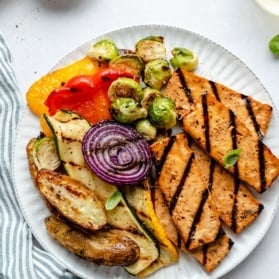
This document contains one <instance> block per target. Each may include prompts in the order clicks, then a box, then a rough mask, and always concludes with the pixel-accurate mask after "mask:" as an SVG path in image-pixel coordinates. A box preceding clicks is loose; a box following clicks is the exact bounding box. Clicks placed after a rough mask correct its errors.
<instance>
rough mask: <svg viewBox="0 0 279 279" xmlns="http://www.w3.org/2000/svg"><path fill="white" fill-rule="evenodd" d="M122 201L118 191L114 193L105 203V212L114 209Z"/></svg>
mask: <svg viewBox="0 0 279 279" xmlns="http://www.w3.org/2000/svg"><path fill="white" fill-rule="evenodd" d="M121 199H122V194H121V192H120V191H116V192H114V193H113V194H112V195H111V196H110V197H109V198H108V199H107V201H106V205H105V208H106V210H112V209H114V208H115V207H116V206H117V205H118V204H119V202H120V201H121Z"/></svg>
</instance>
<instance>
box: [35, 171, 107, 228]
mask: <svg viewBox="0 0 279 279" xmlns="http://www.w3.org/2000/svg"><path fill="white" fill-rule="evenodd" d="M37 185H38V188H39V190H40V192H41V193H42V195H43V196H44V197H45V198H46V200H47V201H48V202H49V203H50V204H51V205H52V206H53V207H54V208H55V209H57V210H58V212H59V213H61V214H62V215H63V216H65V218H66V219H68V220H70V221H72V222H73V223H75V224H78V225H80V226H81V227H83V228H86V229H89V230H98V229H100V228H102V227H103V226H104V225H105V224H106V223H107V218H106V213H105V209H104V206H103V204H102V203H101V201H100V200H99V199H98V197H97V196H96V195H95V194H94V192H93V191H91V190H90V189H88V188H87V187H86V186H85V185H84V184H82V183H81V182H79V181H78V180H75V179H73V178H71V177H69V176H67V175H62V174H59V173H57V172H54V171H51V170H46V169H42V170H40V171H39V172H38V177H37Z"/></svg>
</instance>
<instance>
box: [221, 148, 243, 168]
mask: <svg viewBox="0 0 279 279" xmlns="http://www.w3.org/2000/svg"><path fill="white" fill-rule="evenodd" d="M241 152H242V149H241V148H237V149H234V150H231V151H229V152H228V153H227V154H226V155H225V156H224V159H223V162H224V167H225V168H226V169H227V168H229V167H231V166H233V165H234V164H235V163H236V162H237V160H238V158H239V155H240V154H241Z"/></svg>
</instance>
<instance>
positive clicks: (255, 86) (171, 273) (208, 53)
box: [13, 25, 279, 279]
mask: <svg viewBox="0 0 279 279" xmlns="http://www.w3.org/2000/svg"><path fill="white" fill-rule="evenodd" d="M148 35H161V36H164V38H165V45H166V47H167V50H168V51H170V50H171V49H172V47H174V46H181V47H186V48H189V49H191V50H193V51H195V52H196V53H197V54H198V57H199V60H200V64H199V67H198V69H197V71H196V72H197V74H200V75H203V76H205V77H208V78H210V79H212V80H215V81H218V82H222V83H224V84H226V85H228V86H230V87H232V88H234V89H235V90H238V91H239V92H242V93H245V94H247V95H251V96H253V97H254V98H256V99H258V100H260V101H262V102H267V103H269V104H271V103H272V102H271V100H270V98H269V96H268V94H267V92H266V90H265V89H264V87H263V86H262V84H261V83H260V81H259V80H258V79H257V78H256V77H255V75H254V74H253V73H252V72H251V71H250V70H249V69H248V68H247V67H246V66H245V65H244V64H243V63H242V62H241V61H240V60H239V59H237V58H236V57H235V56H234V55H232V54H231V53H230V52H228V51H227V50H225V49H224V48H222V47H221V46H219V45H217V44H215V43H214V42H212V41H210V40H208V39H207V38H204V37H202V36H200V35H198V34H195V33H193V32H190V31H187V30H183V29H179V28H176V27H170V26H161V25H160V26H158V25H144V26H135V27H129V28H124V29H120V30H117V31H113V32H110V33H107V34H104V35H103V36H100V37H98V38H95V39H94V40H92V41H90V42H87V43H85V44H83V45H82V46H80V47H78V48H77V49H75V50H74V51H73V52H71V53H69V54H68V55H67V56H65V57H64V58H63V59H62V60H61V61H60V62H59V63H58V64H57V65H56V68H57V67H60V66H62V65H65V64H67V63H70V62H72V61H74V60H76V59H78V58H80V57H82V56H84V55H85V54H86V51H87V49H88V47H89V45H90V44H91V43H92V42H93V41H97V40H100V39H101V38H103V37H109V38H111V39H113V40H114V41H115V42H116V44H117V46H118V47H119V48H132V49H133V48H134V45H135V42H136V41H137V40H139V39H141V38H143V37H145V36H148ZM274 114H275V113H274ZM278 120H279V119H278V116H277V117H276V116H275V115H274V116H273V118H272V121H271V124H270V128H269V130H268V134H267V136H266V138H265V142H266V143H267V145H268V146H270V148H271V149H272V150H273V152H274V153H275V154H277V155H278V154H279V143H278V140H277V139H276V135H277V137H278V131H279V121H278ZM39 131H40V128H39V121H38V119H37V118H36V117H34V116H33V115H32V114H31V113H30V112H29V111H28V110H26V111H25V113H24V115H23V118H22V121H21V124H20V127H19V130H18V135H17V140H16V143H15V146H14V160H13V172H14V180H15V185H16V192H17V198H18V201H19V203H20V206H21V209H22V212H23V214H24V217H25V219H26V221H27V223H28V224H29V226H30V228H31V230H32V232H33V234H34V235H35V237H36V239H37V240H38V241H39V243H40V244H41V245H42V247H44V248H45V249H46V250H47V251H49V252H50V253H51V254H53V255H54V256H55V257H56V258H57V259H58V260H59V261H60V262H61V263H62V264H64V265H65V266H66V267H67V268H68V269H69V270H71V271H72V272H73V273H75V274H77V275H78V276H80V277H82V278H90V279H103V278H130V276H129V275H128V274H127V273H126V272H125V271H124V270H123V269H122V268H118V267H101V266H96V265H94V264H92V263H89V262H86V261H84V260H81V259H80V258H78V257H76V256H74V255H72V254H70V253H69V252H67V251H66V249H64V248H62V247H61V246H59V245H58V244H57V243H56V242H55V241H53V240H52V239H51V238H50V237H49V236H48V234H47V232H46V229H45V226H44V218H45V217H46V216H48V215H49V212H48V210H47V208H46V206H45V204H44V202H43V201H42V199H41V197H40V195H39V193H38V191H37V190H36V188H35V187H34V185H33V183H32V181H31V178H30V174H29V170H28V164H27V159H26V154H25V147H26V144H27V142H28V141H29V140H30V139H31V138H32V137H36V136H38V134H39ZM274 184H277V185H273V187H272V188H271V189H269V190H268V191H267V192H265V193H264V194H261V195H257V196H258V198H259V200H260V201H261V202H262V203H263V204H264V206H265V209H264V210H263V212H262V214H261V215H260V217H259V218H258V219H257V220H256V221H255V222H254V223H253V224H252V225H251V226H250V227H249V228H248V229H246V230H245V231H244V232H243V233H242V234H241V235H239V236H236V235H233V234H232V235H231V237H232V239H233V241H234V242H235V244H234V246H233V248H232V250H231V251H230V253H229V255H228V256H227V257H226V258H225V259H224V260H223V262H222V263H221V264H220V265H219V266H218V267H217V268H216V269H215V271H213V272H212V273H210V274H209V273H206V272H205V271H204V270H203V269H202V268H201V267H200V265H199V264H198V263H197V262H196V261H195V260H194V259H193V258H192V257H189V256H185V255H182V256H181V257H180V260H179V262H178V263H177V264H175V265H173V266H171V267H168V268H164V269H161V270H160V271H158V272H156V274H155V275H153V276H151V277H150V278H156V279H160V278H188V279H194V278H195V279H196V278H199V279H202V278H219V277H221V276H223V275H225V274H226V273H227V272H229V271H230V270H232V269H233V268H235V267H236V266H237V265H238V264H239V263H240V262H241V261H243V260H244V259H245V258H246V257H247V256H248V255H249V253H250V252H251V251H252V250H253V249H254V248H255V247H256V245H257V244H258V243H259V242H260V240H261V239H262V238H263V237H264V235H265V233H266V231H267V230H268V228H269V226H270V224H271V222H272V219H273V217H274V214H275V212H276V210H277V206H278V197H279V185H278V184H279V181H278V180H277V181H276V182H275V183H274Z"/></svg>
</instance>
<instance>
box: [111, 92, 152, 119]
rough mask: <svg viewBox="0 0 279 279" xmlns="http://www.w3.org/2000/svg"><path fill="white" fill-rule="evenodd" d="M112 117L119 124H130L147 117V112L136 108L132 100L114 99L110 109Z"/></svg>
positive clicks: (136, 105) (135, 103)
mask: <svg viewBox="0 0 279 279" xmlns="http://www.w3.org/2000/svg"><path fill="white" fill-rule="evenodd" d="M110 111H111V115H112V117H113V118H114V119H115V120H116V121H118V122H121V123H132V122H134V121H136V120H138V119H141V118H146V117H147V110H146V109H145V108H142V107H140V106H138V104H137V102H136V101H135V100H134V99H133V98H116V99H115V100H114V101H113V103H112V104H111V107H110Z"/></svg>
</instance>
